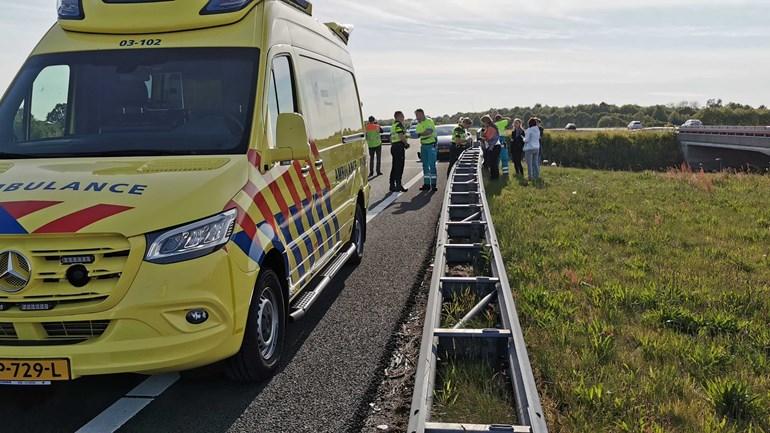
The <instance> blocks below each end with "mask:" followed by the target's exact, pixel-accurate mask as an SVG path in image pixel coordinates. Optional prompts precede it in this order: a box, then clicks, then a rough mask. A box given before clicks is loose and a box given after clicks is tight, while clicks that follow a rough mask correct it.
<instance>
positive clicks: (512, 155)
mask: <svg viewBox="0 0 770 433" xmlns="http://www.w3.org/2000/svg"><path fill="white" fill-rule="evenodd" d="M511 123H513V125H512V126H513V128H512V130H511V132H510V133H508V132H507V131H508V127H509V126H511ZM543 133H544V129H543V127H542V122H541V121H540V119H538V118H536V117H533V118H531V119H529V121H528V122H527V128H526V129H524V122H522V120H521V119H514V120H513V122H511V119H510V118H507V117H503V116H501V115H499V114H498V115H495V117H494V120H493V118H492V116H490V115H486V116H484V117H482V118H481V130H480V131H479V141H480V142H481V146H482V149H483V150H484V165H485V167H486V168H487V169H488V170H489V174H490V177H491V178H492V179H498V178H500V166H501V165H502V168H503V170H502V171H503V175H504V176H507V175H508V170H509V165H510V162H513V165H514V167H515V169H516V176H517V177H522V178H523V177H524V166H523V165H522V160H525V161H526V163H527V171H528V173H527V178H528V180H529V181H530V182H537V181H538V180H539V179H540V162H541V160H542V159H541V153H542V152H541V150H542V138H543Z"/></svg>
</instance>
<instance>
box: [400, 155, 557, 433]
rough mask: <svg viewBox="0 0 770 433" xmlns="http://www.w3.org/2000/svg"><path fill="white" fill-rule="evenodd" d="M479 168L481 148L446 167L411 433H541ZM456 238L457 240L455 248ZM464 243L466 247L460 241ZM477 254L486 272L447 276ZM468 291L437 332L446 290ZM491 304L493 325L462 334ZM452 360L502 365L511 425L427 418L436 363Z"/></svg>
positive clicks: (531, 379)
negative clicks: (456, 318)
mask: <svg viewBox="0 0 770 433" xmlns="http://www.w3.org/2000/svg"><path fill="white" fill-rule="evenodd" d="M481 164H482V155H481V150H480V149H470V150H467V151H466V152H464V153H463V154H462V156H461V157H460V160H459V161H458V163H457V164H456V165H455V167H454V169H453V170H452V173H451V175H450V181H449V184H448V186H447V190H446V193H445V197H444V206H443V209H442V212H441V219H440V223H439V233H438V241H437V245H436V258H435V262H434V267H433V278H432V281H431V286H430V294H429V297H428V307H427V311H426V315H425V327H424V329H423V336H422V346H421V349H420V358H419V361H418V365H417V373H416V378H415V389H414V394H413V397H412V408H411V412H410V419H409V429H408V432H410V433H425V432H427V433H439V432H440V433H450V432H458V433H459V432H515V433H525V432H528V433H547V432H548V428H547V426H546V423H545V418H544V414H543V409H542V407H541V405H540V397H539V395H538V392H537V387H536V384H535V378H534V375H533V374H532V367H531V365H530V362H529V356H528V354H527V348H526V345H525V342H524V335H523V333H522V330H521V325H520V323H519V318H518V314H517V312H516V305H515V304H514V301H513V294H512V292H511V288H510V285H509V283H508V277H507V276H506V272H505V265H504V262H503V259H502V255H501V253H500V247H499V245H498V242H497V235H496V234H495V229H494V226H493V224H492V218H491V213H490V210H489V206H488V204H487V199H486V195H485V190H484V182H483V179H482V174H481ZM458 240H459V241H462V243H457V242H458ZM468 240H470V242H467V241H468ZM484 250H487V251H489V252H491V256H490V257H488V259H489V269H491V275H483V276H474V277H449V276H447V269H448V268H447V265H450V264H451V265H458V264H460V265H462V264H466V265H467V264H472V263H475V262H474V261H475V260H478V258H479V257H480V256H481V255H482V252H483V251H484ZM467 289H470V290H472V291H474V292H475V293H476V294H477V296H478V298H483V299H482V300H481V302H480V303H479V304H478V305H476V306H475V307H474V308H473V309H472V310H471V311H469V312H468V314H467V315H466V316H465V317H464V318H463V319H462V320H461V321H460V322H459V323H458V324H457V325H456V326H455V327H454V328H452V329H442V328H441V312H442V308H443V305H444V302H445V300H447V299H449V298H450V297H451V295H452V294H453V293H458V292H460V291H463V290H467ZM493 300H494V301H495V303H496V306H497V313H498V314H497V317H498V327H497V328H494V329H464V327H465V324H466V323H467V322H468V321H469V320H472V319H473V318H474V316H475V315H477V314H479V313H480V312H482V311H483V310H485V309H486V308H487V306H488V305H489V303H490V302H492V301H493ZM453 357H462V358H463V359H473V360H474V361H478V362H485V361H486V360H489V359H493V360H495V361H499V360H500V359H502V360H504V363H505V365H506V368H507V370H508V373H509V375H508V377H509V378H510V381H511V389H512V395H513V398H514V402H515V412H516V415H517V425H502V424H490V425H474V424H463V423H462V420H458V421H459V422H456V423H439V422H432V421H431V414H432V406H433V396H434V388H435V384H436V376H437V368H438V365H439V363H441V362H445V361H447V360H448V359H452V358H453ZM485 358H486V359H485ZM460 392H462V390H460ZM453 421H454V420H453Z"/></svg>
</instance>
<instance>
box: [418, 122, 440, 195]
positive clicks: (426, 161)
mask: <svg viewBox="0 0 770 433" xmlns="http://www.w3.org/2000/svg"><path fill="white" fill-rule="evenodd" d="M414 115H415V117H416V118H417V122H418V123H417V127H416V131H417V136H418V137H420V158H421V159H422V175H423V180H424V184H423V186H422V188H420V191H431V190H433V191H434V192H435V191H438V176H436V158H437V157H438V154H437V153H436V152H437V150H436V145H437V144H438V135H437V134H436V124H435V122H433V119H431V118H430V117H426V116H425V111H424V110H423V109H422V108H419V109H417V111H415V112H414Z"/></svg>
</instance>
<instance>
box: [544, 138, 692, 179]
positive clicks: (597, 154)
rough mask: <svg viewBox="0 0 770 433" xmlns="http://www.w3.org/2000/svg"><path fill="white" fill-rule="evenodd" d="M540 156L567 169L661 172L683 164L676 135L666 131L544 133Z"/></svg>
mask: <svg viewBox="0 0 770 433" xmlns="http://www.w3.org/2000/svg"><path fill="white" fill-rule="evenodd" d="M543 155H544V157H545V158H546V159H548V160H550V161H554V162H557V163H559V164H561V165H564V166H567V167H576V168H593V169H602V170H632V171H639V170H665V169H668V168H671V167H675V166H678V165H680V164H681V163H682V161H683V159H684V158H683V156H682V151H681V148H680V146H679V141H678V140H677V137H676V134H674V133H673V132H667V131H654V132H653V131H644V132H627V131H609V132H598V133H596V132H581V133H570V132H551V131H549V132H546V138H545V141H544V154H543Z"/></svg>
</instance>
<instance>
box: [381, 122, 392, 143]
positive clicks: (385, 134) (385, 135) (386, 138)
mask: <svg viewBox="0 0 770 433" xmlns="http://www.w3.org/2000/svg"><path fill="white" fill-rule="evenodd" d="M381 128H382V132H381V133H380V138H382V144H390V128H391V127H390V126H381Z"/></svg>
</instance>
